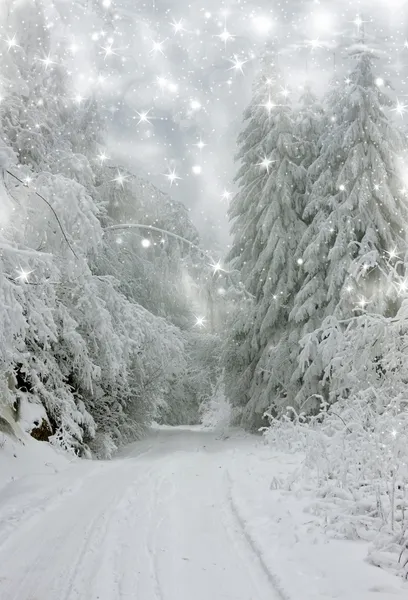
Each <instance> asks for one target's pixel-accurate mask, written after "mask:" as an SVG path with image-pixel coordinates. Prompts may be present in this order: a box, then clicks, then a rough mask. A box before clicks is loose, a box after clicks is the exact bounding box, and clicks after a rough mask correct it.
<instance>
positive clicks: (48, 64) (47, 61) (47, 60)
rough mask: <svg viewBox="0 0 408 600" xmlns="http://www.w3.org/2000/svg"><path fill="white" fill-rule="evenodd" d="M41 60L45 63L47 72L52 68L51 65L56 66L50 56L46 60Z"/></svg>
mask: <svg viewBox="0 0 408 600" xmlns="http://www.w3.org/2000/svg"><path fill="white" fill-rule="evenodd" d="M39 60H40V62H42V63H43V65H44V67H45V70H46V71H47V70H48V67H50V66H51V65H55V64H56V63H55V62H54V61H53V60H51V57H50V55H48V56H46V57H44V58H40V59H39Z"/></svg>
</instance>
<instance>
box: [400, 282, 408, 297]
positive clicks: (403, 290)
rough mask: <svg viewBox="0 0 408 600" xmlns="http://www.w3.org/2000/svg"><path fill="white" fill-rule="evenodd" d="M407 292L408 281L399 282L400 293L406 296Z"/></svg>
mask: <svg viewBox="0 0 408 600" xmlns="http://www.w3.org/2000/svg"><path fill="white" fill-rule="evenodd" d="M407 290H408V280H407V279H403V280H402V281H399V282H398V293H399V294H405V293H406V291H407Z"/></svg>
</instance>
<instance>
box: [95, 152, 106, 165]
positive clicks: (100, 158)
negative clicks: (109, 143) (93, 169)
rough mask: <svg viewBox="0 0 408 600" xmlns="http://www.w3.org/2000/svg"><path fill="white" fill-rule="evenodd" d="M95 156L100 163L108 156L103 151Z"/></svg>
mask: <svg viewBox="0 0 408 600" xmlns="http://www.w3.org/2000/svg"><path fill="white" fill-rule="evenodd" d="M97 158H98V160H100V161H101V163H104V162H105V161H106V160H108V157H107V155H106V154H105V152H101V153H100V154H98V157H97Z"/></svg>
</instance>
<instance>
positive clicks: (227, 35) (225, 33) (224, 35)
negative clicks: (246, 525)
mask: <svg viewBox="0 0 408 600" xmlns="http://www.w3.org/2000/svg"><path fill="white" fill-rule="evenodd" d="M217 37H219V38H220V40H222V41H223V42H224V44H225V46H227V42H229V41H230V40H233V39H234V38H235V35H233V34H232V33H230V32H229V31H228V30H227V29H226V27H224V30H223V31H222V32H221V33H220V34H219V35H217Z"/></svg>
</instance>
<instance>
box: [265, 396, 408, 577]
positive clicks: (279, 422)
mask: <svg viewBox="0 0 408 600" xmlns="http://www.w3.org/2000/svg"><path fill="white" fill-rule="evenodd" d="M320 400H321V411H320V412H319V413H318V414H317V415H316V416H313V417H310V416H306V415H305V414H302V413H301V414H298V413H296V412H295V411H294V410H293V409H289V410H288V412H287V414H286V415H284V416H282V417H280V418H274V417H273V416H271V415H269V418H270V426H269V427H268V428H267V429H266V433H265V435H266V438H267V440H268V442H269V443H270V444H271V445H273V446H274V447H275V448H276V447H277V448H280V449H282V450H284V451H301V452H303V453H304V455H305V460H304V465H303V469H302V472H301V473H299V474H298V476H299V480H300V481H302V482H303V484H302V485H304V484H305V483H306V487H307V488H309V489H312V490H313V493H314V494H316V495H317V496H318V497H319V498H320V499H322V500H323V501H322V502H321V501H318V502H314V503H313V506H312V507H311V509H310V510H311V511H312V512H314V513H315V514H321V515H323V516H324V517H325V520H326V527H327V530H328V531H329V533H330V534H331V535H334V536H336V537H345V538H362V539H365V540H369V541H371V542H373V548H374V549H381V551H388V552H390V551H391V552H393V553H395V557H394V558H395V561H394V563H395V569H397V566H398V561H397V559H398V554H397V553H399V552H400V551H401V549H402V545H403V543H404V542H403V540H404V539H405V538H404V536H405V535H406V531H407V527H408V521H407V516H408V513H407V511H408V413H407V411H406V410H405V408H404V407H403V405H402V404H401V402H398V401H394V402H391V403H389V404H388V405H387V406H386V407H384V408H381V409H380V408H379V407H378V402H377V401H378V397H377V394H376V393H375V390H374V389H373V388H372V389H370V390H367V391H365V392H361V393H358V394H356V395H355V396H353V397H352V398H349V399H347V400H341V401H338V402H336V403H335V404H333V405H332V406H330V407H328V406H327V405H326V404H325V403H324V402H323V399H322V398H320ZM378 556H379V555H378V554H377V559H376V560H377V561H378V560H380V559H379V558H378Z"/></svg>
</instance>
